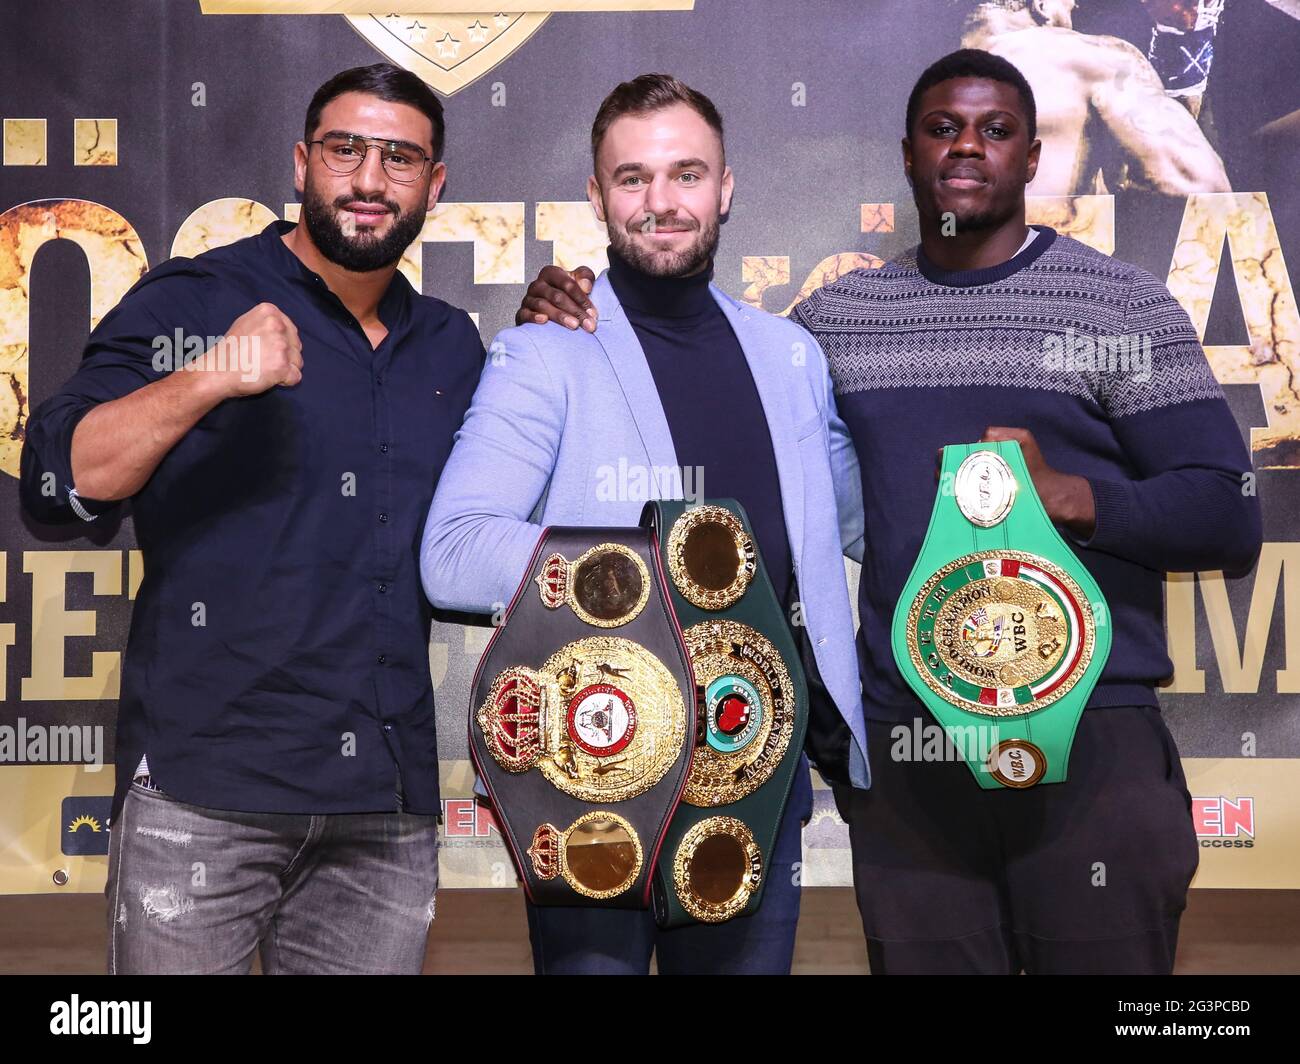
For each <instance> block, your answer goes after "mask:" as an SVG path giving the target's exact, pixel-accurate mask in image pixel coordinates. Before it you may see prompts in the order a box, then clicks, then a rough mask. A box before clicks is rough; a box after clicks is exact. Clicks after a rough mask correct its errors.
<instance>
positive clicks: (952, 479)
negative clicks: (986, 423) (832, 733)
mask: <svg viewBox="0 0 1300 1064" xmlns="http://www.w3.org/2000/svg"><path fill="white" fill-rule="evenodd" d="M939 483H940V488H939V494H938V497H937V498H936V499H935V501H934V511H933V512H932V513H931V515H930V528H929V530H928V531H927V532H926V534H925V543H924V545H923V546H922V547H921V553H920V556H919V557H918V558H917V559H916V564H915V565H914V566H913V567H912V575H911V576H909V577H908V578H907V583H906V584H905V585H904V587H903V593H902V595H901V596H900V597H899V599H898V605H897V606H896V607H895V609H894V623H893V640H892V641H893V650H894V660H895V661H896V662H897V663H898V668H899V670H900V671H901V672H902V674H903V678H904V679H905V680H907V682H908V684H909V685H910V686H911V688H912V690H913V691H915V692H916V694H917V696H918V697H919V698H920V699H921V701H922V702H924V703H925V704H926V706H927V707H928V708H929V710H930V712H931V713H933V714H934V716H935V718H936V719H937V720H938V721H939V724H940V725H941V726H942V727H943V729H944V731H945V732H946V733H947V734H948V736H949V737H950V739H951V740H952V745H953V746H954V747H955V748H956V750H957V751H958V753H960V754H961V755H962V756H963V757H964V758H965V761H966V764H967V765H968V766H969V768H970V770H971V772H973V773H974V775H975V779H976V780H977V781H978V783H979V785H980V786H981V787H985V788H988V789H996V788H1000V787H1013V788H1021V787H1032V786H1034V785H1035V784H1038V783H1061V782H1062V781H1064V780H1065V777H1066V769H1067V767H1068V765H1069V761H1070V745H1071V744H1072V743H1073V742H1074V732H1075V728H1076V727H1077V726H1078V724H1079V717H1080V715H1081V714H1082V713H1083V707H1084V706H1085V705H1086V704H1087V702H1088V696H1089V695H1090V694H1091V693H1092V689H1093V687H1094V686H1096V683H1097V677H1098V676H1100V675H1101V671H1102V669H1103V668H1104V667H1105V664H1106V658H1107V656H1108V655H1109V654H1110V641H1111V632H1110V624H1109V619H1108V611H1107V609H1106V602H1105V599H1104V598H1103V597H1102V594H1101V589H1100V588H1099V587H1098V586H1097V582H1096V581H1095V580H1093V578H1092V574H1090V573H1089V572H1088V570H1087V569H1086V568H1085V567H1084V565H1083V563H1082V562H1080V561H1079V559H1078V558H1077V557H1076V556H1075V554H1074V552H1073V551H1072V550H1070V548H1069V546H1067V545H1066V543H1065V541H1064V540H1063V539H1062V538H1061V536H1060V535H1059V533H1058V532H1057V531H1056V529H1055V528H1054V527H1053V525H1052V522H1051V520H1050V519H1049V518H1048V516H1047V512H1046V511H1045V510H1044V509H1043V504H1042V502H1041V500H1040V499H1039V498H1038V493H1037V492H1036V491H1035V490H1034V484H1033V481H1032V480H1031V479H1030V477H1029V473H1028V471H1027V470H1026V468H1025V461H1024V458H1023V456H1022V455H1021V453H1020V445H1019V444H1018V443H1015V442H1013V441H1008V442H1002V443H972V444H965V445H958V446H949V447H945V448H944V449H943V469H942V472H941V474H940V477H939Z"/></svg>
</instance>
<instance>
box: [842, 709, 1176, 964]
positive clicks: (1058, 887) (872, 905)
mask: <svg viewBox="0 0 1300 1064" xmlns="http://www.w3.org/2000/svg"><path fill="white" fill-rule="evenodd" d="M921 712H922V711H921V710H920V708H919V707H918V714H920V713H921ZM929 722H930V718H929V716H928V715H926V716H925V717H924V720H923V723H929ZM895 727H897V725H895V724H892V723H887V722H878V721H868V722H867V743H868V748H869V750H870V758H871V777H872V786H871V790H869V791H851V792H850V791H848V790H847V789H845V788H841V787H836V788H835V797H836V802H837V804H838V805H839V807H840V814H841V816H843V817H844V819H846V820H847V821H848V822H849V838H850V840H851V843H852V847H853V882H854V888H855V890H856V892H857V897H858V909H859V911H860V912H861V914H862V925H863V929H864V930H865V932H866V936H867V954H868V958H869V960H870V963H871V971H872V973H873V974H877V975H883V974H894V973H937V974H953V973H984V974H996V973H1005V974H1010V973H1015V972H1019V971H1022V970H1023V971H1025V972H1029V973H1054V974H1066V973H1076V974H1088V973H1091V974H1097V973H1113V974H1167V973H1169V972H1171V971H1172V970H1173V966H1174V950H1175V948H1176V946H1177V944H1178V921H1179V917H1180V916H1181V914H1182V911H1183V908H1184V906H1185V905H1186V904H1187V888H1188V886H1189V885H1190V884H1191V880H1192V876H1193V874H1194V873H1195V872H1196V865H1197V861H1198V858H1199V853H1200V851H1199V849H1198V848H1197V845H1196V832H1195V828H1194V827H1193V825H1192V816H1191V796H1190V795H1189V794H1188V791H1187V783H1186V781H1185V779H1184V778H1183V770H1182V765H1181V764H1180V762H1179V760H1178V750H1177V748H1176V746H1175V745H1174V740H1173V737H1172V736H1171V735H1170V734H1169V731H1168V729H1167V728H1166V727H1165V723H1164V721H1163V720H1162V719H1161V717H1160V713H1159V711H1158V710H1156V709H1154V708H1153V707H1150V706H1125V707H1116V708H1104V709H1089V710H1086V711H1085V712H1084V714H1083V717H1082V719H1081V720H1080V721H1079V728H1078V731H1077V732H1076V734H1075V739H1074V747H1073V750H1072V751H1071V754H1070V765H1069V776H1068V778H1067V780H1066V781H1065V782H1064V783H1050V784H1046V785H1040V786H1037V787H1032V788H1029V789H1028V790H1023V791H1017V790H996V791H993V790H983V789H982V788H980V787H979V785H978V784H977V783H976V782H975V778H974V777H973V776H972V775H971V772H970V770H969V769H968V768H967V767H966V765H965V764H964V763H962V762H960V761H905V760H895V759H894V758H893V757H891V750H892V749H893V748H894V746H895V742H894V739H893V737H892V735H891V731H892V729H893V728H895ZM908 745H910V743H908V744H902V746H901V748H902V749H906V747H907V746H908Z"/></svg>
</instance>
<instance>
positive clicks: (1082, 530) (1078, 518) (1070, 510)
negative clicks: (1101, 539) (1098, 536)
mask: <svg viewBox="0 0 1300 1064" xmlns="http://www.w3.org/2000/svg"><path fill="white" fill-rule="evenodd" d="M1055 511H1056V512H1055V513H1053V512H1052V509H1050V508H1049V510H1048V513H1049V514H1052V516H1053V519H1054V520H1056V521H1057V522H1058V523H1059V524H1061V525H1064V526H1065V527H1066V528H1068V529H1069V530H1070V531H1071V532H1074V533H1075V534H1076V535H1079V536H1083V537H1085V538H1086V537H1089V536H1091V535H1092V534H1093V532H1094V531H1095V530H1096V528H1097V510H1096V505H1095V503H1094V500H1093V497H1092V485H1091V484H1090V483H1089V482H1088V480H1087V478H1086V477H1079V476H1073V475H1069V474H1063V475H1061V477H1060V481H1059V484H1058V486H1057V491H1056V498H1055Z"/></svg>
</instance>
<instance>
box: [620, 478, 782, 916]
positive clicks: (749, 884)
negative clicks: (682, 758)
mask: <svg viewBox="0 0 1300 1064" xmlns="http://www.w3.org/2000/svg"><path fill="white" fill-rule="evenodd" d="M642 523H643V524H647V523H648V524H649V525H650V526H651V528H652V529H653V530H654V533H655V535H656V536H658V538H659V543H660V553H661V555H662V557H663V559H664V565H665V567H666V568H667V570H668V576H669V579H668V585H669V588H670V592H669V594H670V596H671V598H672V604H673V609H674V610H675V611H676V614H677V618H678V620H679V621H680V623H681V626H682V630H683V638H684V641H685V644H686V650H687V653H688V655H689V656H690V660H691V670H692V672H693V673H694V675H695V695H696V705H697V710H696V715H695V719H696V728H695V737H694V749H693V751H692V755H691V767H690V771H689V773H688V775H687V778H686V787H685V789H684V790H683V792H682V801H681V803H680V804H679V805H678V806H677V811H676V812H675V813H674V814H673V819H672V822H671V823H670V824H669V826H668V832H667V835H666V836H665V838H664V845H663V850H662V854H661V856H660V859H659V863H658V865H657V866H656V869H655V884H654V908H655V915H656V918H657V919H658V921H659V923H660V925H661V926H663V927H679V926H682V925H685V924H691V923H695V922H700V923H710V924H713V923H721V922H722V921H724V920H730V919H732V918H733V917H738V916H747V915H750V914H752V913H753V912H754V911H755V910H756V909H757V908H758V906H759V903H760V901H761V900H762V895H763V887H764V886H765V884H766V883H767V880H768V877H769V875H772V874H778V875H789V874H790V871H789V869H782V870H779V871H778V870H776V869H771V868H769V860H770V858H771V855H772V850H773V848H774V847H775V845H776V834H777V830H778V829H779V828H780V825H781V816H782V813H783V812H784V810H785V803H786V799H787V798H788V797H789V794H790V787H791V785H792V784H793V782H794V773H795V770H796V769H797V768H798V765H799V757H800V753H801V751H802V749H803V741H804V733H805V731H806V730H807V727H808V688H807V684H806V683H805V680H804V675H803V669H802V668H801V667H800V664H799V656H798V652H797V649H796V647H795V642H794V638H793V636H792V634H791V632H790V628H789V626H788V624H787V623H786V619H785V613H784V611H783V610H782V608H781V605H780V603H778V602H777V599H776V592H775V591H774V590H773V589H772V585H771V583H770V582H769V580H768V578H767V574H766V572H765V571H764V569H763V563H762V559H761V557H760V556H759V553H758V548H757V546H756V545H755V543H754V534H753V531H752V530H751V529H750V527H749V522H748V520H747V519H746V517H745V512H744V510H743V509H742V508H741V506H740V504H739V503H737V502H735V501H734V500H732V499H718V500H710V501H709V502H708V503H706V504H705V505H702V506H692V507H690V508H687V507H686V504H685V503H683V502H652V503H649V504H648V505H647V506H646V510H645V513H644V514H643V515H642Z"/></svg>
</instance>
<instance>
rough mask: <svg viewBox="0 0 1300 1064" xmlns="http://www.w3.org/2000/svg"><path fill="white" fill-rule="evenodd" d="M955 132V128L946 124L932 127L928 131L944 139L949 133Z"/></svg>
mask: <svg viewBox="0 0 1300 1064" xmlns="http://www.w3.org/2000/svg"><path fill="white" fill-rule="evenodd" d="M956 131H957V130H956V127H955V126H951V125H949V124H948V123H947V122H945V123H944V124H943V125H941V126H933V127H932V128H931V129H930V132H931V133H932V134H933V135H934V136H936V137H946V136H947V135H948V134H949V133H955V132H956Z"/></svg>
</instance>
